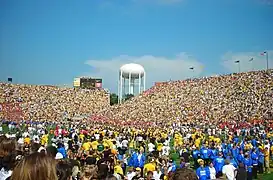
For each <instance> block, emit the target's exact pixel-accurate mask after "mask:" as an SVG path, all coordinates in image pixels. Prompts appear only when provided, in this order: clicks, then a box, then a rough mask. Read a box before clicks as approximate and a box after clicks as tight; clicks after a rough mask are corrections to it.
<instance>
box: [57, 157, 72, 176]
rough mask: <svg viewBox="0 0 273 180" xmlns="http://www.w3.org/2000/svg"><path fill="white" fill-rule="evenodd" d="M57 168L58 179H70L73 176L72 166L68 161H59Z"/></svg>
mask: <svg viewBox="0 0 273 180" xmlns="http://www.w3.org/2000/svg"><path fill="white" fill-rule="evenodd" d="M56 169H57V176H58V180H68V179H69V178H70V177H71V176H72V166H71V165H70V164H69V163H67V162H66V161H59V162H58V164H57V167H56Z"/></svg>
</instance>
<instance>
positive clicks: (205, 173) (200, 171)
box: [196, 159, 210, 180]
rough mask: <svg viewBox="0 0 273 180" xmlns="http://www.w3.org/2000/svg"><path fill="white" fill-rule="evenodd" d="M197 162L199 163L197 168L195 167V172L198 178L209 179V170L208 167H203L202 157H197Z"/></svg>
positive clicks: (201, 179) (200, 179)
mask: <svg viewBox="0 0 273 180" xmlns="http://www.w3.org/2000/svg"><path fill="white" fill-rule="evenodd" d="M198 163H199V165H200V167H199V168H197V170H196V174H197V176H198V179H199V180H208V179H210V172H209V169H208V167H204V160H203V159H199V160H198Z"/></svg>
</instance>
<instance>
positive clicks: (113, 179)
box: [105, 174, 118, 180]
mask: <svg viewBox="0 0 273 180" xmlns="http://www.w3.org/2000/svg"><path fill="white" fill-rule="evenodd" d="M105 180H118V179H117V178H116V176H114V175H112V174H110V175H108V176H107V177H106V178H105Z"/></svg>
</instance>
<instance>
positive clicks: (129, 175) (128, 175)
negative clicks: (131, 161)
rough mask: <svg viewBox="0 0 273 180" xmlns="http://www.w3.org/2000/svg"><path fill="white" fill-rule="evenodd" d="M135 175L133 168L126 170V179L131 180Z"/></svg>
mask: <svg viewBox="0 0 273 180" xmlns="http://www.w3.org/2000/svg"><path fill="white" fill-rule="evenodd" d="M135 175H136V173H135V172H134V171H133V169H132V168H129V169H128V172H127V174H126V176H127V179H128V180H132V179H133V177H134V176H135Z"/></svg>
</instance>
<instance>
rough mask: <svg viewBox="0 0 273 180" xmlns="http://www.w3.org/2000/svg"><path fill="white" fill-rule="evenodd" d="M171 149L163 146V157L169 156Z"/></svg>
mask: <svg viewBox="0 0 273 180" xmlns="http://www.w3.org/2000/svg"><path fill="white" fill-rule="evenodd" d="M170 149H171V148H170V147H169V146H163V148H162V155H166V156H168V155H169V153H170Z"/></svg>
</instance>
